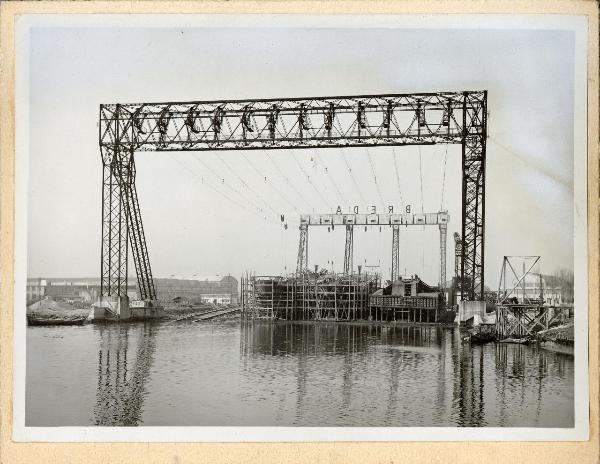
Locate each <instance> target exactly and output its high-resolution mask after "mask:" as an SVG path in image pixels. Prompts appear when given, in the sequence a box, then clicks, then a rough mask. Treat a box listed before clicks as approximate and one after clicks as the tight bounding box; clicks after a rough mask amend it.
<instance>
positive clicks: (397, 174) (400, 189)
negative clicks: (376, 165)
mask: <svg viewBox="0 0 600 464" xmlns="http://www.w3.org/2000/svg"><path fill="white" fill-rule="evenodd" d="M392 157H393V158H394V171H395V172H396V184H397V185H398V195H400V210H401V211H402V210H403V208H404V200H403V199H402V185H401V184H400V173H399V171H398V162H397V160H396V147H394V146H392Z"/></svg>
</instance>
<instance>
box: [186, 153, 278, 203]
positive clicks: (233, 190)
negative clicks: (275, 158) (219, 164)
mask: <svg viewBox="0 0 600 464" xmlns="http://www.w3.org/2000/svg"><path fill="white" fill-rule="evenodd" d="M194 159H195V160H196V161H198V162H199V163H200V164H201V165H202V166H204V167H205V168H206V169H208V170H209V171H210V172H211V173H212V174H213V175H214V176H216V178H217V179H221V181H222V182H221V184H222V185H224V186H226V187H227V188H228V189H229V190H231V191H232V192H234V193H235V194H236V195H238V196H239V197H240V198H241V199H242V201H248V203H250V204H251V205H252V206H253V207H254V208H256V209H257V210H258V211H259V212H260V213H261V214H262V213H263V211H262V208H261V207H260V206H258V205H256V203H254V202H253V201H252V200H251V199H250V198H247V197H245V196H244V194H243V193H242V192H240V191H239V190H238V189H236V188H235V187H232V186H231V185H230V184H228V183H225V178H224V177H221V176H220V175H219V173H218V172H216V171H215V170H214V169H213V168H211V167H210V166H209V165H208V164H207V163H206V162H205V161H204V160H203V159H201V158H199V157H198V156H196V155H195V154H194ZM275 214H277V213H275Z"/></svg>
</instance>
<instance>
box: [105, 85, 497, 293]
mask: <svg viewBox="0 0 600 464" xmlns="http://www.w3.org/2000/svg"><path fill="white" fill-rule="evenodd" d="M486 113H487V91H467V92H441V93H415V94H401V95H399V94H395V95H367V96H350V97H323V98H293V99H267V100H235V101H205V102H202V101H194V102H165V103H137V104H109V105H101V106H100V127H99V142H100V147H101V151H102V155H103V162H104V175H103V186H104V187H103V229H102V271H101V272H102V282H103V286H102V295H103V296H105V295H119V296H120V295H124V293H125V288H126V285H125V284H126V282H125V281H126V275H127V231H128V228H133V229H134V233H133V235H130V240H131V242H132V244H133V240H134V239H138V240H140V241H139V242H138V244H137V245H135V244H133V250H134V254H135V253H136V250H137V253H139V255H138V256H139V258H140V259H139V262H136V272H138V284H139V286H140V291H141V293H142V294H143V295H146V296H148V297H149V298H151V297H153V296H154V291H153V284H152V275H151V272H150V264H149V260H148V254H147V250H146V245H145V240H144V239H143V237H144V235H143V227H142V222H141V216H139V214H137V215H135V214H134V210H135V211H137V212H138V213H139V207H138V206H137V196H136V195H135V193H134V192H135V189H134V188H132V187H129V186H128V185H126V184H121V183H120V180H119V179H123V178H124V179H127V178H129V176H130V173H129V172H128V170H129V169H131V167H132V166H133V156H134V155H133V154H134V152H136V151H145V150H146V151H147V150H152V151H203V150H251V149H262V150H264V149H286V148H328V147H366V146H399V145H434V144H460V145H462V172H463V182H462V192H463V205H462V216H463V218H462V220H463V224H462V237H463V241H464V244H465V246H464V247H463V250H462V260H461V274H462V276H463V282H464V285H463V286H462V292H463V299H468V300H473V299H481V298H482V297H483V288H484V267H483V263H484V214H485V152H486V149H485V146H486V136H487V134H486V125H487V121H486ZM132 179H134V177H132ZM132 185H133V184H132ZM132 192H133V193H132ZM129 202H134V203H136V204H135V205H131V206H129V205H128V203H129ZM129 211H131V214H130V213H129ZM134 223H135V224H134ZM467 251H468V252H467ZM144 289H145V290H144Z"/></svg>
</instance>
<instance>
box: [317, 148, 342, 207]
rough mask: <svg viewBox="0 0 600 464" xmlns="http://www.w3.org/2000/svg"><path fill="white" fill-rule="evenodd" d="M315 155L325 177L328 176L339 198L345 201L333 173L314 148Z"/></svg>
mask: <svg viewBox="0 0 600 464" xmlns="http://www.w3.org/2000/svg"><path fill="white" fill-rule="evenodd" d="M315 156H316V157H317V159H319V160H321V164H322V165H323V167H324V168H325V173H326V174H327V177H329V179H331V183H332V185H333V187H334V188H335V190H336V192H337V194H338V195H339V197H340V199H341V200H342V203H345V202H346V201H347V199H346V198H345V197H344V195H342V192H341V190H340V189H339V187H338V185H337V183H336V182H335V179H334V178H333V174H331V172H329V168H328V167H327V164H326V163H325V160H324V159H323V157H322V156H320V155H319V151H318V150H316V149H315Z"/></svg>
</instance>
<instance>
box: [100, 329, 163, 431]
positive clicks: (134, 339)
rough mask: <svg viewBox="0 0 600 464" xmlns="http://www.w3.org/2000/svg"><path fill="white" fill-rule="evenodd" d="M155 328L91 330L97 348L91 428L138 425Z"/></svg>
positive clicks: (152, 353)
mask: <svg viewBox="0 0 600 464" xmlns="http://www.w3.org/2000/svg"><path fill="white" fill-rule="evenodd" d="M157 327H158V326H157V325H154V324H151V323H148V324H143V325H131V324H120V325H117V326H115V325H111V326H106V325H103V324H100V325H96V326H95V327H94V328H95V331H96V334H97V336H98V345H99V350H98V384H97V389H96V404H95V407H94V423H95V425H105V426H118V425H139V424H140V423H141V421H142V411H143V409H142V406H143V402H144V395H145V384H146V381H147V380H148V376H149V373H150V367H151V365H152V360H153V357H154V351H155V343H156V332H157ZM132 355H133V356H132Z"/></svg>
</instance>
